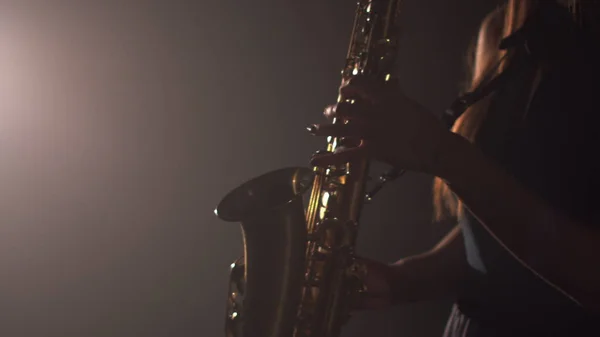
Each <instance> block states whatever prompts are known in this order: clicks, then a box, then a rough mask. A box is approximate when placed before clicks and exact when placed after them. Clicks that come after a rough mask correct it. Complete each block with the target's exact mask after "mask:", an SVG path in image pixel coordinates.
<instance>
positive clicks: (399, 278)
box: [389, 226, 467, 304]
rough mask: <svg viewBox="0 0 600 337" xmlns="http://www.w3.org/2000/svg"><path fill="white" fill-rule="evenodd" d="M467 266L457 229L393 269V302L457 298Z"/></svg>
mask: <svg viewBox="0 0 600 337" xmlns="http://www.w3.org/2000/svg"><path fill="white" fill-rule="evenodd" d="M466 266H467V260H466V256H465V248H464V241H463V237H462V234H461V231H460V227H459V226H457V227H455V228H454V229H453V230H452V231H451V232H450V233H449V234H448V235H446V237H445V238H444V239H443V240H442V241H440V243H438V244H437V245H436V246H435V247H434V248H433V249H431V250H430V251H428V252H426V253H424V254H419V255H416V256H411V257H408V258H404V259H401V260H399V261H397V262H396V263H393V264H392V265H391V266H390V269H389V270H390V271H389V272H390V279H391V281H390V286H391V293H392V301H393V303H395V304H398V303H406V302H416V301H426V300H437V299H441V298H444V297H452V296H455V295H456V293H457V289H458V286H459V284H460V282H461V281H462V279H463V275H464V272H465V271H466Z"/></svg>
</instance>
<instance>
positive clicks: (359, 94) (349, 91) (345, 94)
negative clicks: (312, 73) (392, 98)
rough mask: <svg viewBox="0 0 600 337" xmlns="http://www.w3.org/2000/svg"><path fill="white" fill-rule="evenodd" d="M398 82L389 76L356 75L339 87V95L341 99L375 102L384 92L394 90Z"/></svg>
mask: <svg viewBox="0 0 600 337" xmlns="http://www.w3.org/2000/svg"><path fill="white" fill-rule="evenodd" d="M398 83H399V82H398V81H397V80H396V79H395V78H391V77H389V78H388V77H384V78H376V77H373V76H365V75H357V76H355V77H353V78H351V79H350V80H349V81H347V82H346V83H345V84H344V85H343V86H342V87H340V97H341V100H342V101H347V100H356V99H362V100H366V101H369V102H370V103H376V102H377V101H378V100H380V97H382V96H383V95H384V94H385V93H386V92H390V91H393V90H395V89H396V88H397V87H398V85H399V84H398Z"/></svg>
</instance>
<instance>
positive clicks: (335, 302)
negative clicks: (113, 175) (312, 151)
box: [215, 0, 401, 337]
mask: <svg viewBox="0 0 600 337" xmlns="http://www.w3.org/2000/svg"><path fill="white" fill-rule="evenodd" d="M400 2H401V1H400V0H359V1H358V5H357V9H356V16H355V21H354V25H353V28H352V35H351V39H350V46H349V49H348V54H347V57H346V63H345V66H344V68H343V70H342V83H346V82H347V81H348V80H349V79H350V78H352V77H353V76H356V75H359V74H360V75H369V76H372V77H375V78H378V79H379V80H381V81H382V82H386V81H389V80H390V74H391V72H392V67H393V62H394V60H395V58H396V54H397V50H396V49H397V39H398V33H399V29H398V26H397V24H398V23H397V18H398V15H399V8H400ZM339 99H340V98H338V101H339ZM345 122H346V121H345V120H343V119H334V121H333V123H345ZM340 143H342V142H340V141H339V139H337V138H335V137H329V138H328V139H327V144H326V147H325V148H326V149H327V151H330V152H333V151H335V150H336V149H338V148H339V146H340ZM368 171H369V161H368V160H367V159H366V158H363V159H356V160H353V161H351V162H349V163H346V164H344V165H341V166H335V167H334V166H331V167H328V168H316V167H314V168H284V169H280V170H276V171H272V172H269V173H267V174H264V175H262V176H259V177H257V178H254V179H252V180H250V181H248V182H246V183H245V184H242V185H241V186H239V187H238V188H236V189H234V190H233V191H231V192H230V193H229V194H227V196H226V197H225V198H224V199H223V200H222V201H221V202H220V204H219V205H218V207H217V209H216V210H215V213H216V214H217V216H219V217H220V218H221V219H222V220H225V221H230V222H239V223H241V229H242V235H243V239H244V255H243V257H241V258H240V259H238V260H237V261H236V262H235V263H233V264H232V266H231V272H230V284H229V295H228V300H227V306H226V307H227V312H226V324H225V327H226V336H227V337H337V336H339V335H340V333H341V329H342V327H343V325H344V323H345V322H346V321H347V319H348V318H349V316H350V313H351V311H352V308H353V306H354V305H356V301H358V300H359V298H360V296H361V294H362V293H363V292H364V291H365V289H364V286H363V284H362V279H363V278H364V276H365V268H364V266H362V265H361V264H359V263H358V262H357V261H356V257H355V247H356V240H357V234H358V233H357V232H358V222H359V218H360V213H361V210H362V208H363V203H364V200H365V198H364V197H365V184H366V181H367V176H368ZM309 190H310V194H309V195H307V197H309V199H308V204H307V205H306V208H304V206H303V195H304V194H305V193H306V192H308V191H309Z"/></svg>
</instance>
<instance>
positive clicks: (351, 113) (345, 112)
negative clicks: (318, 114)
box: [323, 100, 372, 120]
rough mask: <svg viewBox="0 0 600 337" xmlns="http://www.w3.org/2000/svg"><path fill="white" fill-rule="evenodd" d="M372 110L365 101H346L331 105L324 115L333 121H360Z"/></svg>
mask: <svg viewBox="0 0 600 337" xmlns="http://www.w3.org/2000/svg"><path fill="white" fill-rule="evenodd" d="M371 110H372V108H371V106H370V105H369V104H367V103H366V102H364V101H360V100H358V101H354V102H345V101H344V102H340V103H337V104H333V105H329V106H328V107H326V108H325V110H324V111H323V115H325V117H326V118H327V119H328V120H333V119H334V118H343V119H359V118H361V117H364V116H367V115H368V113H369V111H371Z"/></svg>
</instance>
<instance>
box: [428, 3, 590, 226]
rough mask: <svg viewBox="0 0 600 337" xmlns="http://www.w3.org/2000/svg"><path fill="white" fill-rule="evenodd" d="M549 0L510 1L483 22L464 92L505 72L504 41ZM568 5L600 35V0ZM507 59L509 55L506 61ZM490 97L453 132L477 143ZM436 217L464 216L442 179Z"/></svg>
mask: <svg viewBox="0 0 600 337" xmlns="http://www.w3.org/2000/svg"><path fill="white" fill-rule="evenodd" d="M542 1H548V0H508V1H507V2H506V3H505V4H504V5H503V6H501V7H499V8H497V9H496V10H495V11H493V12H492V13H490V14H489V15H488V16H487V17H486V18H485V19H484V20H483V22H482V24H481V29H480V33H479V36H478V37H477V40H476V41H475V44H474V45H473V46H472V47H471V48H470V52H469V57H468V60H469V63H468V69H469V74H468V80H467V86H466V88H465V89H464V90H466V91H471V90H473V89H474V88H476V87H477V86H478V85H479V84H480V83H481V82H482V81H483V80H484V75H486V74H487V73H488V72H490V71H491V70H492V67H495V66H496V64H497V63H498V62H499V61H500V59H503V61H502V63H501V64H500V66H499V67H498V68H497V70H495V71H496V72H502V71H503V70H504V69H505V68H506V66H507V65H508V63H509V62H510V60H511V55H510V54H509V55H504V53H506V52H505V51H501V50H499V48H498V45H499V43H500V41H501V40H502V39H503V38H505V37H507V36H509V35H511V34H512V33H514V32H515V31H516V30H517V29H519V28H520V27H521V26H522V25H523V23H524V22H525V20H526V19H527V18H528V16H529V15H530V14H531V13H532V11H533V10H534V9H535V8H536V6H537V5H538V3H540V2H542ZM558 1H559V2H562V4H563V5H565V6H567V7H568V8H569V10H570V11H571V13H572V16H573V19H574V20H575V21H576V22H577V23H578V24H579V25H580V26H585V27H587V28H589V29H590V30H591V31H592V32H593V33H595V34H600V24H598V21H599V14H600V1H595V0H558ZM503 56H506V57H504V58H503ZM488 105H489V98H486V99H483V100H481V101H480V102H478V103H477V104H474V105H473V106H472V107H470V108H469V109H467V111H465V113H464V114H463V115H462V116H461V117H460V118H459V119H458V120H457V121H456V123H455V124H454V126H453V127H452V131H453V132H455V133H457V134H460V135H462V136H463V137H465V138H466V139H468V140H469V141H471V142H473V143H475V141H476V137H477V136H478V131H479V129H480V126H481V124H482V123H483V121H484V120H485V118H486V115H487V107H488ZM433 206H434V218H435V220H436V221H440V220H442V219H444V218H445V217H447V216H452V217H460V216H461V210H462V205H461V201H460V200H459V199H458V198H456V197H455V196H454V194H453V193H452V191H451V190H450V188H449V187H448V185H446V183H444V181H443V180H442V179H440V178H435V179H434V183H433Z"/></svg>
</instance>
